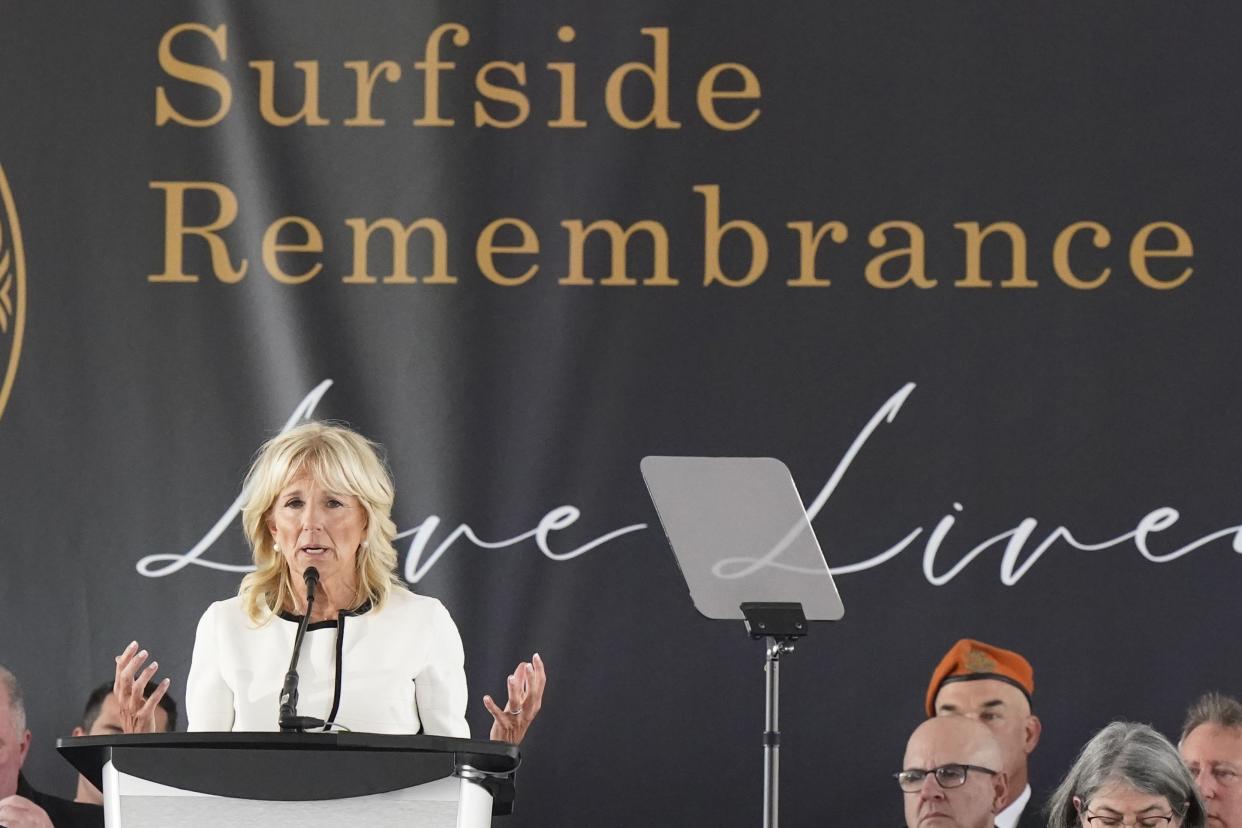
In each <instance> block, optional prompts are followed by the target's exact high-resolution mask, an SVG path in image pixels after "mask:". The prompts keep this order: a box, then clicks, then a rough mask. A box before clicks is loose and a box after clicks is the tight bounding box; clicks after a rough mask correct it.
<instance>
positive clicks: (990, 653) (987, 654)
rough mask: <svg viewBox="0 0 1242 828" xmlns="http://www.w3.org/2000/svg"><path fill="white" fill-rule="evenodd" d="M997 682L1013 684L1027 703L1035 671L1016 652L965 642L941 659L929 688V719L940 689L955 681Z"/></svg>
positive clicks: (971, 639) (1033, 683) (969, 640)
mask: <svg viewBox="0 0 1242 828" xmlns="http://www.w3.org/2000/svg"><path fill="white" fill-rule="evenodd" d="M974 679H994V680H995V681H1003V682H1005V683H1006V684H1012V685H1013V686H1014V687H1016V688H1018V689H1019V690H1021V691H1022V693H1023V694H1024V695H1025V696H1026V699H1027V701H1030V700H1031V696H1032V694H1034V692H1035V671H1034V670H1033V669H1031V663H1030V662H1029V661H1027V660H1026V659H1025V658H1023V657H1022V656H1020V655H1018V654H1017V653H1015V652H1014V651H1013V650H1006V649H1003V648H1001V647H994V646H992V645H991V644H984V643H983V642H982V641H975V640H974V639H973V638H963V639H962V640H960V641H958V642H957V643H956V644H954V645H953V646H952V647H950V648H949V651H948V652H947V653H945V654H944V658H942V659H940V663H939V664H937V665H936V670H935V672H933V673H932V677H931V682H930V683H929V684H928V685H927V715H928V716H935V715H936V695H937V694H938V693H939V692H940V688H941V687H943V686H944V685H946V684H949V683H950V682H954V681H972V680H974Z"/></svg>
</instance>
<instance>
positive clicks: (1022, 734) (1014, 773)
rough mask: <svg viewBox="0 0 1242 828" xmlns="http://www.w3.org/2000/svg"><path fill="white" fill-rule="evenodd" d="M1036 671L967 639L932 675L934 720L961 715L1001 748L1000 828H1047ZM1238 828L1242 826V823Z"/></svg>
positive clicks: (931, 713) (929, 710) (1005, 653)
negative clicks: (1039, 780) (1036, 766)
mask: <svg viewBox="0 0 1242 828" xmlns="http://www.w3.org/2000/svg"><path fill="white" fill-rule="evenodd" d="M1034 692H1035V671H1034V670H1032V669H1031V665H1030V662H1028V661H1027V660H1026V659H1025V658H1023V657H1022V656H1021V655H1019V654H1018V653H1015V652H1013V651H1012V650H1006V649H1004V648H1002V647H997V646H994V645H992V644H985V643H984V642H982V641H975V640H974V639H971V638H963V639H962V640H960V641H958V642H957V643H956V644H954V645H953V646H952V647H951V648H950V649H949V651H948V652H947V653H945V655H944V658H942V659H941V660H940V663H939V664H938V665H937V666H936V669H935V671H934V672H933V673H932V677H931V681H930V682H929V684H928V686H927V696H926V699H925V704H926V709H927V715H928V716H960V717H964V718H968V719H974V720H975V721H978V722H979V723H980V724H983V725H985V726H986V727H987V729H988V730H990V731H991V732H992V735H993V736H995V737H996V741H997V743H998V744H999V745H1000V748H1001V755H1002V762H1001V764H1000V765H999V766H998V769H1000V770H1003V771H1004V772H1005V774H1006V776H1007V777H1008V790H1007V792H1006V794H1005V800H1004V802H1002V803H1001V810H1000V812H999V813H998V814H997V815H996V826H997V828H1043V826H1045V825H1046V824H1047V823H1046V822H1044V821H1043V820H1041V819H1040V813H1039V810H1040V807H1039V803H1038V802H1036V801H1032V796H1031V786H1030V772H1029V770H1028V767H1027V758H1028V757H1029V756H1030V754H1031V752H1032V751H1034V750H1035V746H1036V745H1038V744H1039V736H1040V733H1041V732H1042V729H1043V728H1042V725H1041V724H1040V721H1039V718H1038V717H1036V716H1035V715H1034V714H1033V713H1032V712H1031V696H1032V695H1033V694H1034ZM1238 828H1242V825H1239V826H1238Z"/></svg>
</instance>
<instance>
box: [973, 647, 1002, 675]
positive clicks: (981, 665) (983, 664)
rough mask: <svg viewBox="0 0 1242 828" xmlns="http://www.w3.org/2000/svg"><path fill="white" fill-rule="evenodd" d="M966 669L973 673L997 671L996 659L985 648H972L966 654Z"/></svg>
mask: <svg viewBox="0 0 1242 828" xmlns="http://www.w3.org/2000/svg"><path fill="white" fill-rule="evenodd" d="M966 669H967V670H969V671H970V672H972V673H995V672H996V659H994V658H992V657H991V656H990V655H988V654H987V653H985V652H984V651H983V650H971V651H970V652H969V653H967V654H966Z"/></svg>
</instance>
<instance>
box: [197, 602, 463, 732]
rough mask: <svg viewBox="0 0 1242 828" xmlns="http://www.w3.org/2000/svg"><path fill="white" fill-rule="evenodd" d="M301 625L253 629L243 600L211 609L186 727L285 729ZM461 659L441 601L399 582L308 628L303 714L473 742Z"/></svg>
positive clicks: (301, 666)
mask: <svg viewBox="0 0 1242 828" xmlns="http://www.w3.org/2000/svg"><path fill="white" fill-rule="evenodd" d="M291 619H292V620H291ZM297 627H298V625H297V620H296V619H294V617H293V616H285V617H281V616H277V617H275V618H272V619H271V620H270V621H268V622H267V623H266V624H263V625H262V626H257V627H256V626H255V625H254V624H253V623H252V622H251V621H250V619H249V618H247V617H246V613H245V611H244V610H243V609H242V605H241V599H239V598H230V599H228V600H226V601H217V602H216V603H214V604H212V605H211V606H210V607H208V608H207V611H206V612H204V613H203V617H202V619H201V620H200V621H199V622H198V634H197V636H196V638H195V640H194V658H193V661H192V662H191V664H190V677H189V680H188V681H187V683H186V692H185V710H186V727H187V729H188V730H191V731H207V730H210V731H226V730H233V731H267V730H277V729H279V728H278V722H277V719H278V713H279V710H280V690H281V687H282V686H283V684H284V676H285V671H286V670H287V669H288V667H289V658H290V657H291V656H292V654H293V639H294V636H295V634H296V632H297ZM464 661H465V655H464V653H463V652H462V646H461V636H460V635H458V632H457V625H456V624H454V623H453V619H452V618H451V617H450V616H449V614H448V610H446V609H445V608H444V605H443V604H441V603H440V602H439V601H437V600H436V599H434V598H428V597H426V596H423V595H415V594H414V593H412V592H409V591H408V590H404V589H396V588H394V589H393V590H392V593H391V594H390V595H389V597H388V601H387V602H386V603H385V604H384V608H383V609H382V610H369V611H365V612H358V613H351V612H342V613H340V614H339V615H338V616H337V619H336V620H335V621H323V622H317V623H314V624H311V625H310V626H309V627H308V628H307V631H306V637H305V638H304V639H303V641H302V653H301V657H300V658H299V661H298V673H299V676H300V680H299V684H298V694H299V698H298V706H297V712H298V715H300V716H313V717H315V718H318V719H324V720H325V721H334V722H336V723H338V724H340V725H343V726H344V727H347V728H349V729H350V730H357V731H363V732H367V733H409V734H413V733H418V732H419V731H420V730H421V731H422V732H423V733H426V734H428V735H435V736H455V737H461V738H468V737H469V736H470V727H469V725H467V723H466V700H467V696H466V673H465V669H464Z"/></svg>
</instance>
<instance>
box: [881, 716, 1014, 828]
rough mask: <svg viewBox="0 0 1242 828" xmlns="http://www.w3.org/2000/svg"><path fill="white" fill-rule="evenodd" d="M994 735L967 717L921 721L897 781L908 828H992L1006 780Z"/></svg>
mask: <svg viewBox="0 0 1242 828" xmlns="http://www.w3.org/2000/svg"><path fill="white" fill-rule="evenodd" d="M1001 758H1002V752H1001V747H1000V744H999V743H998V742H997V740H996V737H995V736H993V735H992V732H991V731H990V730H988V728H986V727H985V726H983V725H982V724H980V723H979V722H977V721H974V720H973V719H969V718H966V717H964V716H942V717H937V718H934V719H928V720H927V721H925V722H923V723H922V724H921V725H919V726H918V728H916V729H915V731H914V733H913V734H911V736H910V741H909V742H907V743H906V755H905V758H904V759H903V760H902V763H901V768H902V770H901V773H900V774H898V782H900V783H901V790H902V796H903V797H905V806H906V826H907V828H992V825H993V821H992V818H993V816H995V815H996V814H997V813H998V812H999V811H1000V810H1001V802H1002V801H1003V800H1004V799H1005V791H1006V778H1005V772H1004V770H1002V768H1001Z"/></svg>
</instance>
